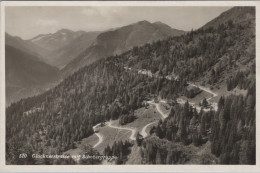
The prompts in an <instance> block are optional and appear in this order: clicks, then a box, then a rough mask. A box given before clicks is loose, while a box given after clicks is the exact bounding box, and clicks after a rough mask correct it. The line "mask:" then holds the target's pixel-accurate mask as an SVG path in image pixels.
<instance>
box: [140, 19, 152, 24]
mask: <svg viewBox="0 0 260 173" xmlns="http://www.w3.org/2000/svg"><path fill="white" fill-rule="evenodd" d="M137 24H140V25H150V24H151V23H150V22H148V21H147V20H142V21H139V22H137Z"/></svg>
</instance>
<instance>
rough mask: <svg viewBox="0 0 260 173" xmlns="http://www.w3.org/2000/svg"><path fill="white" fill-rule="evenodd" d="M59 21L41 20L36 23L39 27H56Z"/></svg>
mask: <svg viewBox="0 0 260 173" xmlns="http://www.w3.org/2000/svg"><path fill="white" fill-rule="evenodd" d="M58 23H59V22H58V21H57V20H54V19H40V20H38V21H37V22H36V24H37V25H41V26H54V25H58Z"/></svg>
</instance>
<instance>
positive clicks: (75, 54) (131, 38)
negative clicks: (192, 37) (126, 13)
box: [5, 21, 185, 103]
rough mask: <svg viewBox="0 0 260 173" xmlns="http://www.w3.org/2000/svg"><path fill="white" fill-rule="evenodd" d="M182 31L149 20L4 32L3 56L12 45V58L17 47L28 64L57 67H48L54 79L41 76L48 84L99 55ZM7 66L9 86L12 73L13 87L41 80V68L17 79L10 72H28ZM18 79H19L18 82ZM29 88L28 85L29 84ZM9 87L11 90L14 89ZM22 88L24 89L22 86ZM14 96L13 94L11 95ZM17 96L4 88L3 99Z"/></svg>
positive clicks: (25, 94) (113, 52) (114, 52)
mask: <svg viewBox="0 0 260 173" xmlns="http://www.w3.org/2000/svg"><path fill="white" fill-rule="evenodd" d="M183 33H185V32H184V31H180V30H176V29H173V28H171V27H170V26H168V25H166V24H163V23H161V22H155V23H150V22H148V21H141V22H137V23H134V24H131V25H128V26H124V27H120V28H115V29H110V30H107V31H104V32H100V31H94V32H85V31H71V30H69V29H61V30H59V31H57V32H55V33H53V34H52V33H50V34H40V35H38V36H36V37H34V38H32V39H29V40H23V39H21V38H19V37H17V36H11V35H10V34H8V33H6V34H5V40H6V45H8V47H7V48H6V59H10V57H9V56H10V55H11V53H10V51H11V50H12V48H15V50H16V52H15V54H12V56H13V57H14V56H16V58H18V56H19V53H18V51H20V52H21V54H22V55H23V56H22V57H25V55H27V56H30V57H31V58H29V59H27V61H31V62H28V64H31V65H32V64H34V63H35V62H37V63H40V62H41V63H42V64H44V65H43V66H42V69H44V68H46V69H45V71H48V70H49V69H50V68H51V67H52V68H53V69H55V68H58V69H59V70H60V71H61V72H58V71H57V69H55V70H51V72H53V74H54V76H55V79H56V80H52V79H51V78H50V80H49V81H48V80H44V81H45V82H46V83H45V84H50V83H53V82H54V81H55V82H57V81H59V80H60V79H62V78H63V77H65V76H67V75H70V74H72V73H73V72H75V71H77V70H78V69H79V68H81V67H83V66H85V65H88V64H91V63H93V62H95V61H97V60H99V59H101V58H105V57H107V56H111V55H115V54H120V53H122V52H124V51H127V50H130V49H131V48H133V47H134V46H141V45H143V44H146V43H151V42H153V41H156V40H162V39H165V38H167V37H169V36H179V35H181V34H183ZM13 57H12V58H13ZM32 57H33V58H32ZM32 60H34V61H32ZM23 65H25V64H23ZM35 66H37V65H35ZM7 68H8V70H7V71H6V72H7V74H6V77H7V80H6V81H7V86H13V84H12V78H13V77H14V78H15V80H16V81H15V82H14V83H15V84H16V87H18V86H24V84H25V83H26V84H27V86H35V83H38V84H40V83H41V84H43V83H42V82H43V81H42V80H41V79H42V76H37V75H39V74H41V75H43V74H44V73H43V74H42V73H41V72H42V71H41V72H39V73H37V69H33V71H31V78H32V80H28V81H27V79H29V76H27V79H26V81H25V80H24V79H23V78H22V77H21V76H20V77H21V79H20V80H17V79H18V76H16V77H15V76H13V75H14V74H19V73H20V74H23V73H28V72H23V71H22V70H24V69H26V68H20V69H19V70H20V71H18V70H17V73H13V74H9V72H10V70H11V69H15V68H17V67H15V65H12V63H8V66H7ZM9 69H10V70H9ZM42 69H39V70H42ZM28 70H29V69H28ZM35 70H36V71H35ZM13 71H16V70H13ZM58 73H59V74H58ZM60 74H61V76H63V77H61V78H59V77H56V76H60ZM34 75H35V76H34ZM35 79H39V82H37V81H35ZM19 81H20V82H21V83H20V84H19ZM32 81H35V83H31V82H32ZM45 87H46V85H42V87H41V86H38V87H37V88H38V89H37V90H39V88H41V89H40V90H44V88H45ZM22 88H23V87H22ZM16 89H17V88H16ZM20 89H21V88H20ZM20 89H17V92H19V91H20ZM30 90H32V89H31V88H30ZM10 91H12V92H13V91H14V90H10ZM22 91H24V88H23V90H22ZM19 93H20V92H19ZM10 95H12V96H10ZM30 95H32V94H28V92H23V97H26V96H30ZM16 96H17V98H15V97H16ZM10 97H12V98H10ZM19 98H22V96H19V94H15V93H13V94H11V93H10V92H9V89H8V90H7V100H8V101H7V103H9V100H12V101H16V100H18V99H19Z"/></svg>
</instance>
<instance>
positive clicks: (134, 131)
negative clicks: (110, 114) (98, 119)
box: [107, 121, 136, 141]
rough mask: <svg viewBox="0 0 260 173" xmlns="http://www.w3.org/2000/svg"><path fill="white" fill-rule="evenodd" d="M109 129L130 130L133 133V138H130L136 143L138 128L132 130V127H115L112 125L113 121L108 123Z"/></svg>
mask: <svg viewBox="0 0 260 173" xmlns="http://www.w3.org/2000/svg"><path fill="white" fill-rule="evenodd" d="M107 125H108V126H109V127H111V128H114V129H119V130H129V131H131V136H130V137H129V139H130V140H133V141H135V140H136V139H135V133H136V128H131V127H122V126H115V125H112V121H110V122H108V124H107Z"/></svg>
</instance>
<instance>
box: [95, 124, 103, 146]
mask: <svg viewBox="0 0 260 173" xmlns="http://www.w3.org/2000/svg"><path fill="white" fill-rule="evenodd" d="M100 125H101V123H99V124H97V125H95V126H93V130H94V131H96V130H97V127H98V126H100ZM95 134H96V135H97V137H98V142H97V143H96V144H95V145H94V146H93V148H96V147H97V146H99V145H100V144H101V143H102V142H103V140H104V139H103V136H102V135H101V134H100V133H98V132H96V133H95Z"/></svg>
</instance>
